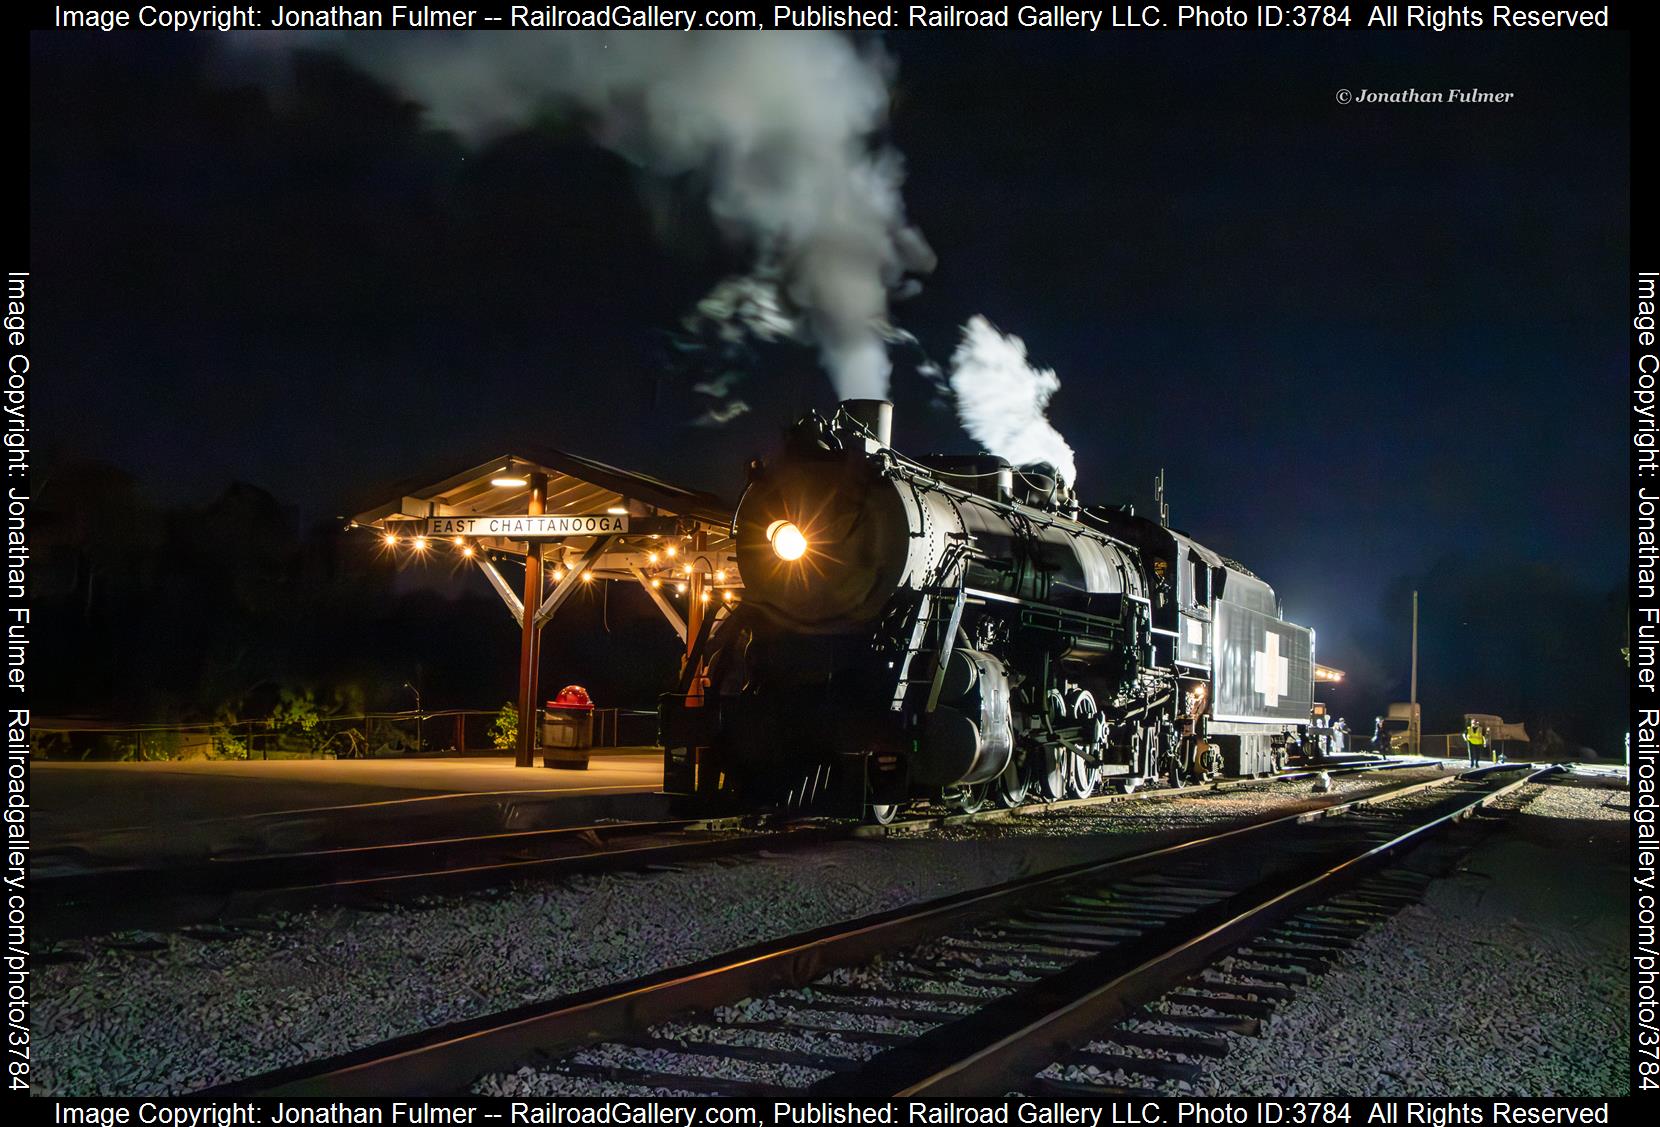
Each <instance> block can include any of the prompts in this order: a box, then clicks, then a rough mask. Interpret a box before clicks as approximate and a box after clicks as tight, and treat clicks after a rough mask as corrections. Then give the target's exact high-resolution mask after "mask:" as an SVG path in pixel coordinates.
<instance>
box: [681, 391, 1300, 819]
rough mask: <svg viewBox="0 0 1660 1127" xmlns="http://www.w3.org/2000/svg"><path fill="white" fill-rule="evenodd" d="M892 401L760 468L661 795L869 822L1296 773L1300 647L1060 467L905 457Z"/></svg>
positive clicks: (1205, 553)
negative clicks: (734, 602) (932, 808)
mask: <svg viewBox="0 0 1660 1127" xmlns="http://www.w3.org/2000/svg"><path fill="white" fill-rule="evenodd" d="M892 410H893V409H892V405H891V404H889V403H887V402H885V401H877V400H850V401H847V402H845V403H843V404H842V405H841V406H840V408H839V409H838V411H837V412H836V414H835V415H834V416H833V417H832V418H831V419H824V418H822V417H820V416H819V415H818V414H817V413H813V414H809V415H808V416H807V417H806V418H804V419H802V420H801V421H800V422H799V423H797V424H796V426H795V427H794V429H793V430H792V431H791V432H790V434H789V436H788V439H787V442H786V446H785V450H784V452H783V454H782V456H781V457H779V458H778V459H777V460H776V461H774V462H773V463H771V464H769V465H765V466H761V465H757V466H755V467H752V472H751V480H750V484H749V487H748V489H747V490H746V491H745V493H744V496H743V499H742V501H741V502H740V504H739V506H738V510H737V514H736V517H735V519H734V530H735V534H736V542H737V555H738V567H739V570H740V572H741V573H742V575H743V580H744V599H743V600H742V602H741V604H740V605H739V607H738V608H737V609H736V610H735V611H734V612H733V613H732V614H730V615H728V616H726V617H725V618H724V619H722V621H721V622H720V624H719V627H718V628H717V629H714V630H713V631H712V632H710V631H709V624H710V623H711V622H713V618H712V617H710V618H709V619H706V621H705V624H704V625H705V636H703V637H699V638H696V639H695V640H694V643H695V644H694V652H693V657H692V658H691V659H689V660H688V662H687V666H686V672H685V674H684V677H683V680H682V683H681V685H680V686H679V691H677V692H675V693H672V694H670V695H668V696H667V697H665V698H664V701H663V708H662V715H661V720H662V734H663V741H664V747H665V752H664V756H665V764H664V766H665V771H664V780H665V787H666V789H667V790H668V792H669V793H670V794H674V795H679V796H681V797H682V799H683V800H685V801H686V802H687V804H688V805H693V806H696V807H698V808H702V809H714V808H725V809H743V810H754V809H778V808H795V809H820V810H827V811H839V812H853V811H861V812H863V813H864V814H865V815H866V816H868V817H870V818H872V819H873V820H875V821H878V822H886V821H889V820H891V819H892V818H893V817H894V816H895V815H896V814H897V812H898V811H899V810H900V809H901V808H902V807H903V806H905V805H906V804H907V803H912V802H917V801H921V800H930V801H934V802H944V803H945V804H947V805H949V806H953V807H956V808H957V809H960V810H963V811H972V810H976V809H979V808H980V807H981V806H983V805H984V804H986V803H988V802H996V803H1000V804H1002V805H1005V806H1011V807H1012V806H1015V805H1018V804H1020V803H1023V802H1028V801H1053V800H1057V799H1061V798H1066V797H1084V796H1087V795H1090V794H1092V793H1094V792H1095V791H1096V790H1097V788H1099V787H1102V786H1104V785H1117V786H1122V787H1125V788H1133V787H1136V786H1139V785H1142V784H1143V783H1147V782H1154V781H1157V782H1164V783H1169V784H1172V785H1181V784H1182V783H1183V782H1186V781H1193V780H1202V779H1209V778H1213V777H1216V776H1219V775H1252V774H1261V773H1265V772H1269V771H1272V770H1275V769H1278V768H1279V767H1281V766H1283V765H1284V763H1285V762H1286V761H1287V758H1288V757H1290V756H1293V755H1296V754H1298V753H1299V747H1300V743H1301V740H1302V738H1303V737H1304V736H1305V735H1306V725H1308V724H1309V718H1310V713H1311V710H1312V707H1313V696H1314V683H1313V682H1314V632H1313V631H1312V630H1310V629H1308V628H1306V627H1302V626H1297V625H1294V624H1293V623H1290V622H1287V621H1286V620H1285V619H1284V618H1283V617H1282V614H1281V610H1280V606H1279V602H1278V600H1277V599H1276V597H1275V595H1274V591H1273V589H1272V588H1271V587H1269V586H1268V584H1266V583H1264V582H1263V581H1262V580H1261V579H1259V578H1257V577H1256V576H1255V575H1253V574H1252V573H1251V572H1249V571H1247V570H1246V569H1245V568H1244V567H1242V566H1241V565H1239V564H1237V563H1235V562H1233V561H1232V560H1228V559H1225V558H1223V557H1222V556H1219V555H1217V554H1216V553H1215V552H1213V551H1211V550H1209V549H1208V548H1205V547H1204V546H1202V545H1200V544H1199V543H1197V542H1195V541H1194V540H1192V539H1191V538H1190V537H1188V536H1185V535H1183V534H1182V533H1180V532H1177V531H1175V530H1174V529H1171V528H1168V527H1166V526H1165V525H1164V523H1163V522H1162V521H1160V520H1151V519H1148V518H1146V517H1138V516H1136V515H1134V514H1133V513H1132V512H1130V511H1128V510H1124V509H1118V508H1112V507H1101V508H1088V507H1080V506H1079V505H1078V503H1077V502H1076V500H1075V499H1074V497H1073V495H1072V494H1071V493H1070V491H1069V490H1068V489H1067V487H1066V485H1065V483H1064V482H1061V481H1060V480H1059V479H1058V478H1057V477H1056V476H1055V475H1054V472H1053V470H1052V469H1050V468H1049V467H1046V466H1041V465H1039V466H1025V467H1015V466H1011V465H1010V464H1009V463H1008V462H1007V461H1005V460H1003V459H1001V458H997V457H993V456H990V455H974V456H934V457H926V458H920V459H912V458H908V457H906V456H904V455H903V454H901V453H899V452H898V451H896V450H895V449H894V448H893V446H892V441H891V427H892Z"/></svg>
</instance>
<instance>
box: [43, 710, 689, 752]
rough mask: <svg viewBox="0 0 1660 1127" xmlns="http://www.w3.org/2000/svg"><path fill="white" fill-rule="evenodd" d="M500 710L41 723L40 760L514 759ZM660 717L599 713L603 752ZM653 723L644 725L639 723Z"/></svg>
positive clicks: (645, 733) (650, 728)
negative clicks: (310, 720)
mask: <svg viewBox="0 0 1660 1127" xmlns="http://www.w3.org/2000/svg"><path fill="white" fill-rule="evenodd" d="M500 715H501V713H500V710H492V709H467V708H452V709H439V710H434V711H428V712H417V711H415V710H414V709H409V710H405V711H401V712H367V713H357V714H352V715H335V716H324V717H320V718H318V719H317V720H316V722H315V724H314V725H313V726H312V727H310V728H309V729H302V728H300V727H298V726H296V725H294V724H281V723H278V722H275V721H273V720H271V719H270V718H269V717H264V718H246V717H239V718H236V719H227V720H219V721H203V722H200V723H187V724H141V723H126V722H122V721H102V720H79V719H54V718H47V717H41V718H36V719H35V720H34V721H33V722H32V723H31V724H30V736H31V740H32V744H33V751H34V753H35V754H37V755H40V756H42V757H44V758H48V759H78V760H104V761H129V762H131V761H159V760H182V759H242V760H250V759H254V760H272V759H391V758H400V757H409V756H417V755H431V756H442V755H510V754H512V746H511V744H509V746H508V747H507V748H505V749H503V748H500V747H498V746H497V745H496V743H495V741H494V739H493V735H492V729H493V728H494V726H495V724H496V722H497V720H498V718H499V717H500ZM655 716H656V714H655V713H652V712H642V711H638V710H628V709H619V708H599V709H595V710H594V744H593V746H595V747H615V746H618V744H619V743H620V741H621V739H622V735H623V728H624V727H625V725H624V723H623V721H624V719H625V718H626V719H628V720H629V721H630V723H629V724H628V725H627V727H629V728H630V729H631V730H632V729H638V730H637V731H631V733H630V734H632V735H634V736H635V737H636V738H637V739H639V740H640V741H641V742H650V740H651V739H654V738H655ZM642 717H644V718H647V719H649V720H650V724H648V725H642V724H641V723H639V722H638V719H639V718H642Z"/></svg>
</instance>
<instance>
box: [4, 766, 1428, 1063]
mask: <svg viewBox="0 0 1660 1127" xmlns="http://www.w3.org/2000/svg"><path fill="white" fill-rule="evenodd" d="M1431 774H1433V771H1430V770H1425V769H1410V770H1396V771H1390V772H1387V773H1384V774H1382V775H1358V776H1337V777H1334V780H1333V782H1334V784H1335V785H1336V788H1337V790H1338V793H1340V794H1345V795H1353V794H1355V793H1359V792H1362V791H1366V790H1376V789H1383V788H1386V787H1391V786H1398V785H1400V784H1402V783H1405V782H1409V781H1413V780H1414V779H1421V778H1425V777H1429V775H1431ZM1311 784H1312V780H1309V779H1303V780H1295V781H1287V782H1281V783H1275V784H1271V785H1268V786H1263V787H1261V788H1255V789H1238V790H1229V791H1220V792H1209V791H1197V790H1189V791H1185V792H1178V793H1176V794H1174V795H1172V796H1169V797H1156V796H1147V797H1145V798H1137V799H1135V800H1132V801H1127V802H1119V803H1110V804H1105V805H1100V806H1094V807H1081V808H1079V807H1074V808H1069V809H1063V810H1055V811H1048V812H1045V813H1042V814H1039V815H1036V816H1030V817H1027V816H1022V817H1018V818H1013V819H1009V820H1006V821H1001V822H991V823H985V824H976V825H964V826H950V827H943V828H940V829H936V830H932V831H927V832H924V833H920V834H912V835H908V836H905V837H901V838H895V839H890V840H878V841H847V842H838V843H833V844H829V845H824V846H815V847H812V848H809V849H804V850H801V851H799V852H791V853H788V854H783V855H775V856H748V855H740V856H735V857H728V858H722V859H719V860H716V861H704V862H698V863H695V864H687V865H685V866H684V867H682V868H670V869H667V870H658V871H649V872H631V873H612V874H592V875H586V876H576V877H569V878H566V879H563V880H558V881H547V882H539V883H529V882H527V883H523V884H519V885H516V886H514V887H512V888H511V889H508V890H505V891H503V890H497V891H495V892H492V893H490V894H487V895H479V896H469V897H460V896H458V897H431V898H428V899H426V900H425V901H424V902H422V903H421V904H420V905H418V906H387V907H386V909H385V910H379V911H365V910H356V909H345V908H331V909H319V910H314V911H306V912H288V913H281V914H277V915H273V916H271V917H269V918H266V919H264V920H262V921H260V924H259V928H258V929H257V930H253V929H250V930H244V931H238V932H235V933H232V934H230V935H215V936H213V937H211V938H193V937H191V936H189V935H185V934H182V933H170V934H160V935H151V934H135V933H125V934H121V935H115V936H108V937H104V938H103V939H95V940H86V941H77V942H74V943H70V944H65V945H64V946H63V947H62V948H60V949H59V950H58V951H56V952H54V953H53V954H54V955H56V956H58V957H61V958H64V959H69V960H74V959H79V961H64V962H58V963H54V964H51V965H41V966H39V967H38V968H37V969H36V971H35V983H34V998H33V1004H34V1019H35V1022H36V1038H37V1039H36V1053H37V1055H36V1059H35V1073H34V1080H35V1082H36V1084H37V1087H36V1091H38V1092H42V1093H50V1094H54V1095H72V1096H92V1095H156V1094H167V1093H180V1092H187V1091H191V1090H193V1089H197V1088H201V1087H204V1086H207V1085H211V1084H217V1083H223V1082H227V1081H230V1080H235V1079H240V1078H244V1077H248V1076H252V1075H256V1074H259V1073H262V1072H265V1071H268V1070H271V1069H275V1068H280V1067H283V1066H287V1065H294V1064H299V1063H302V1062H304V1061H307V1060H312V1059H316V1058H318V1057H322V1056H327V1055H331V1054H336V1053H341V1052H345V1051H347V1050H350V1049H355V1048H360V1047H362V1046H364V1045H368V1044H372V1043H375V1042H378V1041H381V1040H385V1039H387V1038H390V1037H394V1036H398V1035H402V1034H407V1033H413V1032H417V1031H420V1030H422V1029H426V1028H429V1027H432V1026H435V1025H441V1024H445V1023H449V1022H454V1021H459V1020H462V1019H465V1018H472V1017H478V1016H480V1015H484V1014H488V1013H492V1012H495V1011H499V1010H503V1009H507V1008H510V1007H513V1006H518V1005H522V1004H525V1003H528V1002H534V1001H541V1000H545V999H548V998H552V997H556V996H558V995H561V994H565V993H569V992H572V991H575V990H581V989H586V988H590V987H594V986H599V985H603V984H605V983H609V982H616V981H620V980H624V979H629V978H633V977H636V976H639V975H642V974H646V973H649V972H651V971H655V970H659V969H661V968H663V967H665V966H670V965H678V964H684V963H689V962H693V961H695V960H697V959H701V958H706V957H709V956H711V955H715V954H718V953H720V952H722V951H727V950H732V949H734V948H738V947H742V946H745V945H748V944H752V943H756V942H760V941H763V940H767V939H772V938H776V937H779V936H783V935H787V934H791V933H794V932H799V931H803V930H807V929H809V928H815V927H820V926H824V925H826V924H830V923H834V922H837V921H840V920H845V919H848V918H850V917H855V916H860V915H865V914H869V913H874V912H880V911H885V910H889V909H893V908H897V907H901V906H903V905H906V904H911V903H915V902H918V901H921V900H928V899H932V898H935V897H939V896H944V895H948V894H950V893H953V892H958V891H962V890H965V889H969V888H975V887H983V886H985V885H987V884H991V883H996V882H999V881H1005V880H1011V879H1014V878H1016V877H1020V876H1024V875H1027V874H1029V873H1032V872H1037V871H1043V870H1047V869H1050V868H1054V867H1058V866H1061V865H1066V864H1070V863H1075V862H1077V861H1079V860H1083V859H1086V858H1094V857H1100V856H1104V855H1108V854H1110V853H1114V852H1121V851H1127V850H1131V849H1134V848H1137V847H1139V846H1141V845H1143V844H1145V843H1146V841H1147V840H1148V839H1153V840H1164V839H1169V838H1176V837H1180V836H1182V835H1183V834H1184V833H1188V832H1192V831H1195V830H1201V829H1203V828H1205V827H1214V826H1216V825H1218V824H1220V823H1226V822H1231V821H1239V820H1243V819H1248V818H1252V817H1260V816H1263V815H1266V814H1271V813H1274V812H1283V811H1288V810H1291V809H1296V808H1298V806H1299V805H1300V804H1306V803H1307V802H1308V801H1309V800H1310V798H1311V795H1310V791H1309V788H1310V786H1311ZM590 1084H591V1082H590ZM600 1087H603V1086H600ZM584 1090H587V1091H595V1087H594V1086H589V1087H586V1088H585V1089H584ZM596 1094H598V1093H596Z"/></svg>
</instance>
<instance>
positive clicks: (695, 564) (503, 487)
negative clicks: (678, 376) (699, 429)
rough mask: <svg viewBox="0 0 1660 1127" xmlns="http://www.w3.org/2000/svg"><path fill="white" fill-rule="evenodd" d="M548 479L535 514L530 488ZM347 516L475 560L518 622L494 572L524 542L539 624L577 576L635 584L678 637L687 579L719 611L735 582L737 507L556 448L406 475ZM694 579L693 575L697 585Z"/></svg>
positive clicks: (390, 538) (396, 539)
mask: <svg viewBox="0 0 1660 1127" xmlns="http://www.w3.org/2000/svg"><path fill="white" fill-rule="evenodd" d="M538 480H545V482H546V486H545V489H544V492H543V497H544V501H543V504H542V506H541V510H542V511H541V512H540V513H537V512H534V511H533V507H534V506H533V505H532V492H533V487H534V485H535V484H536V483H537V482H538ZM383 496H384V497H385V498H386V499H385V500H384V501H382V502H381V503H380V504H378V505H376V506H374V507H373V508H370V509H367V510H365V511H363V512H361V513H358V514H357V515H356V517H354V518H353V523H354V524H356V525H358V526H360V527H366V528H372V529H375V530H378V531H379V532H380V534H381V535H382V536H384V537H385V538H386V540H387V547H388V549H389V550H391V551H394V552H399V553H402V552H419V553H432V554H435V555H436V554H439V553H445V552H457V553H461V554H463V555H465V556H467V557H469V558H471V559H472V560H473V561H474V562H475V563H476V564H478V566H479V568H480V570H482V571H483V572H484V574H485V576H486V577H487V578H488V579H489V580H490V582H491V585H492V586H494V587H495V589H496V591H497V593H498V594H500V595H501V596H502V599H503V601H504V602H505V603H507V606H508V609H509V610H510V611H512V612H513V614H514V617H515V618H517V619H519V620H520V621H521V623H522V621H523V613H524V612H523V607H522V604H521V602H520V599H519V596H518V594H517V592H516V591H515V590H514V589H513V586H511V585H509V584H508V583H507V582H506V581H505V580H504V579H503V577H502V576H501V575H500V573H499V572H498V571H497V570H496V568H495V562H496V561H497V560H500V559H502V558H503V557H504V556H508V555H513V556H520V557H523V556H526V555H528V554H530V552H529V547H530V545H531V544H532V543H535V544H536V545H537V552H536V553H535V554H537V555H539V557H540V559H541V562H542V569H543V571H544V572H545V573H546V577H547V579H548V580H550V581H551V584H552V591H551V593H550V594H549V595H548V602H546V603H544V604H543V606H542V607H541V608H540V609H539V611H538V613H537V615H536V619H537V622H538V625H540V624H541V623H543V622H545V621H546V620H547V619H548V618H549V617H551V616H552V613H553V611H554V610H556V609H557V608H558V606H559V604H560V603H561V602H563V601H564V598H565V597H566V595H568V594H569V593H570V591H571V590H572V589H573V588H575V587H576V586H578V585H579V584H581V583H589V582H596V581H605V580H614V581H623V582H631V583H633V582H637V583H639V584H640V586H642V587H643V588H645V589H646V591H647V593H648V594H649V595H651V597H652V600H653V601H654V602H655V603H657V605H658V607H659V609H661V610H663V612H664V615H665V617H667V618H668V619H669V621H670V623H671V625H673V626H674V627H675V629H676V631H677V632H679V633H680V634H681V636H682V637H683V638H684V637H685V629H686V628H685V616H684V614H683V613H681V612H680V611H678V610H677V609H676V608H674V606H673V604H674V602H675V601H676V600H677V599H678V600H679V601H680V602H681V604H682V606H683V605H684V596H685V595H686V589H687V587H688V585H690V586H691V587H692V589H693V590H694V591H695V592H697V593H698V594H700V595H701V596H702V597H703V599H704V600H705V601H714V602H715V604H716V606H717V607H719V605H720V603H721V602H723V601H728V600H730V598H731V597H732V596H733V595H734V594H735V593H736V592H737V591H738V590H739V589H740V588H741V583H740V581H739V578H738V571H737V562H736V555H735V545H734V544H733V541H732V536H731V524H732V513H733V507H732V505H730V504H729V503H727V502H726V501H724V500H722V499H721V498H719V497H717V496H715V495H714V494H712V493H705V492H701V491H698V490H693V489H686V488H683V487H681V486H678V485H673V484H671V483H669V482H666V481H662V480H660V479H658V478H655V477H652V476H650V475H648V474H643V473H639V472H636V471H633V470H623V469H618V468H617V467H615V466H608V465H605V464H604V463H602V462H596V461H592V460H591V459H588V458H583V457H580V456H578V455H575V454H568V453H565V452H564V451H560V450H552V449H547V448H539V447H519V448H517V449H516V450H514V451H513V452H511V453H507V454H503V455H500V456H498V457H494V458H489V459H486V460H484V461H481V462H478V463H476V464H474V465H472V466H470V467H469V468H467V469H463V470H461V471H460V472H456V473H450V474H447V475H443V476H438V475H433V476H431V477H427V478H422V479H415V480H410V481H405V482H403V483H401V484H399V485H396V486H393V487H392V488H390V489H388V490H387V491H386V493H384V494H383ZM694 577H695V582H694Z"/></svg>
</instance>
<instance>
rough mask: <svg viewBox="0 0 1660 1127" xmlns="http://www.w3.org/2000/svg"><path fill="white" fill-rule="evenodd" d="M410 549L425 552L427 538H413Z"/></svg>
mask: <svg viewBox="0 0 1660 1127" xmlns="http://www.w3.org/2000/svg"><path fill="white" fill-rule="evenodd" d="M410 547H412V548H414V549H415V550H416V551H417V552H424V551H426V550H427V538H426V537H425V536H417V537H415V539H414V540H412V541H411V542H410Z"/></svg>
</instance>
